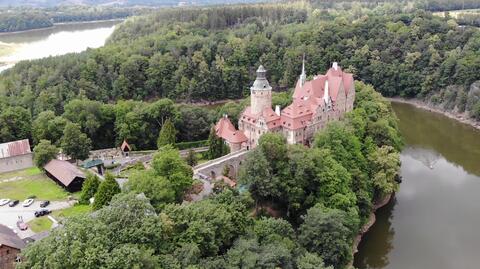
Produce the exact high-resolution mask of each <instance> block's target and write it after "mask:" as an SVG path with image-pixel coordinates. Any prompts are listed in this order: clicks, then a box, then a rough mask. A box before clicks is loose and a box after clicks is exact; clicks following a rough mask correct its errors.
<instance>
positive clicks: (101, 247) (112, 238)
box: [18, 194, 168, 269]
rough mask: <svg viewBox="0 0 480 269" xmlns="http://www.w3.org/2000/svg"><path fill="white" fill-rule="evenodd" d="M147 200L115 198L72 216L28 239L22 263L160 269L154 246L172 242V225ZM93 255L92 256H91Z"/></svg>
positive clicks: (48, 266)
mask: <svg viewBox="0 0 480 269" xmlns="http://www.w3.org/2000/svg"><path fill="white" fill-rule="evenodd" d="M154 213H155V211H154V209H153V207H152V206H151V205H150V204H149V202H148V199H145V198H144V197H143V198H142V197H141V196H138V195H134V194H127V195H121V196H117V197H115V198H114V199H113V200H112V201H111V203H110V205H109V206H106V207H104V208H102V209H100V210H98V211H97V212H95V213H94V214H91V215H83V216H77V217H75V218H72V219H67V220H66V221H65V223H64V225H62V226H60V227H59V228H58V229H53V230H52V231H51V236H49V237H47V238H45V239H42V240H39V241H36V242H35V243H34V244H29V245H28V248H27V249H25V250H24V252H22V255H25V257H27V258H26V259H25V260H24V261H23V262H22V263H20V264H19V265H18V266H19V268H151V269H154V268H159V266H158V256H156V255H155V252H156V251H155V250H157V249H161V248H166V246H165V245H166V244H168V243H167V242H166V241H165V239H166V238H168V224H167V223H165V221H164V220H162V219H161V218H160V217H159V216H158V215H156V214H154ZM87 254H88V255H87Z"/></svg>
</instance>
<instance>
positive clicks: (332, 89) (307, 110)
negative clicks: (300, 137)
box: [281, 66, 353, 129]
mask: <svg viewBox="0 0 480 269" xmlns="http://www.w3.org/2000/svg"><path fill="white" fill-rule="evenodd" d="M326 81H328V95H329V97H330V98H331V100H332V101H333V102H335V101H336V100H337V96H338V93H339V92H340V89H341V88H342V87H343V88H344V89H345V94H348V92H349V91H350V90H351V89H353V75H352V74H350V73H346V72H343V71H342V69H341V68H340V67H338V66H337V68H336V69H335V68H333V67H332V68H330V69H329V70H328V71H327V74H325V75H318V76H315V77H314V78H313V79H312V80H310V81H306V82H305V83H304V84H303V86H302V84H301V80H300V79H299V80H298V81H297V85H296V87H295V92H294V93H293V100H294V101H293V103H292V104H290V105H289V106H288V107H286V108H285V109H284V110H283V111H282V114H281V115H282V119H281V122H282V125H283V126H284V127H286V128H288V129H298V128H302V127H305V126H306V125H307V124H308V123H309V122H310V121H311V120H312V116H313V115H314V114H315V111H316V110H317V108H318V107H323V106H324V105H325V102H324V101H323V96H324V93H325V84H326V83H325V82H326Z"/></svg>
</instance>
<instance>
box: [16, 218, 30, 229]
mask: <svg viewBox="0 0 480 269" xmlns="http://www.w3.org/2000/svg"><path fill="white" fill-rule="evenodd" d="M17 227H18V229H20V230H22V231H25V230H26V229H28V225H27V224H26V223H25V222H23V219H19V220H18V221H17Z"/></svg>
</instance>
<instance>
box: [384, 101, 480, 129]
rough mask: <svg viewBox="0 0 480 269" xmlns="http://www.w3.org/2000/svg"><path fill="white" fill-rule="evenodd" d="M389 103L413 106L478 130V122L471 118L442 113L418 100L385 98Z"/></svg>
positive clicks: (457, 114) (440, 110)
mask: <svg viewBox="0 0 480 269" xmlns="http://www.w3.org/2000/svg"><path fill="white" fill-rule="evenodd" d="M385 99H387V100H388V101H390V102H397V103H404V104H410V105H413V106H415V107H417V108H421V109H425V110H427V111H430V112H434V113H438V114H442V115H444V116H445V117H448V118H450V119H453V120H456V121H458V122H461V123H463V124H466V125H469V126H471V127H473V128H475V129H477V130H480V122H478V121H475V120H473V119H471V118H466V117H465V116H464V115H462V114H459V113H455V112H449V111H444V110H442V109H440V108H436V107H433V106H432V105H429V104H427V103H425V102H424V101H421V100H418V99H405V98H401V97H390V98H387V97H385Z"/></svg>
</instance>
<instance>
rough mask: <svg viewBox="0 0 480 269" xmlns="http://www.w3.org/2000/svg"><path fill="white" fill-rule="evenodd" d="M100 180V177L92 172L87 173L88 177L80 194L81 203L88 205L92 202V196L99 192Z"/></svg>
mask: <svg viewBox="0 0 480 269" xmlns="http://www.w3.org/2000/svg"><path fill="white" fill-rule="evenodd" d="M100 183H101V182H100V180H99V179H98V177H97V176H96V175H94V174H92V173H89V174H88V175H87V178H86V179H85V181H84V182H83V185H82V193H81V195H80V203H81V204H85V205H88V204H89V203H90V201H89V200H90V198H92V197H94V196H95V194H96V193H97V190H98V187H99V186H100Z"/></svg>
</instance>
